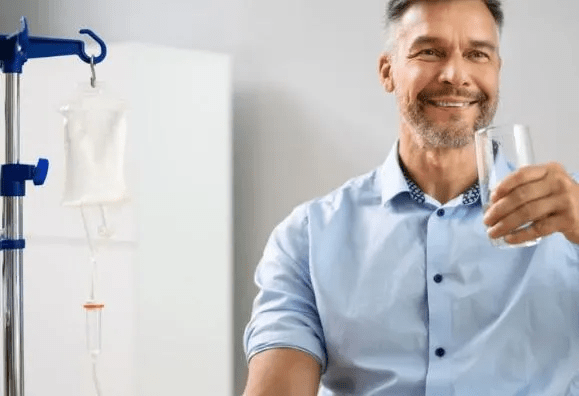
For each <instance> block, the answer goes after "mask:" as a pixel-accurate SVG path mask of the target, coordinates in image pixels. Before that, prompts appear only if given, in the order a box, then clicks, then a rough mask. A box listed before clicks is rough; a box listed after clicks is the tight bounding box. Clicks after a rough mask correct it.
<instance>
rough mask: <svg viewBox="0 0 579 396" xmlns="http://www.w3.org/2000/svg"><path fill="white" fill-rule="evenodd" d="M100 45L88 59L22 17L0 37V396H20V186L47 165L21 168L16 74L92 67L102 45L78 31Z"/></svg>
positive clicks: (79, 45) (38, 177) (75, 43)
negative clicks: (50, 64)
mask: <svg viewBox="0 0 579 396" xmlns="http://www.w3.org/2000/svg"><path fill="white" fill-rule="evenodd" d="M80 33H81V34H88V35H89V36H90V37H92V38H93V39H94V40H95V41H97V42H98V43H99V45H100V47H101V54H100V55H99V56H98V57H91V56H89V55H87V54H86V52H85V50H84V42H83V41H80V40H66V39H51V38H42V37H29V36H28V26H27V23H26V19H25V18H22V30H21V31H20V32H18V33H15V34H12V35H10V36H2V35H0V69H1V70H2V72H3V73H4V74H5V77H6V103H5V106H6V108H5V118H6V164H4V165H2V168H1V172H0V195H2V197H3V214H2V229H3V233H4V234H3V235H2V236H1V238H0V250H3V254H4V261H3V263H2V298H3V300H2V301H3V307H2V312H3V326H2V331H3V340H4V395H5V396H24V332H23V330H24V320H23V317H24V315H23V279H22V274H23V271H22V269H23V249H24V247H25V241H24V239H23V238H24V233H23V230H22V227H23V204H22V201H23V197H24V195H25V183H26V181H27V180H32V181H33V182H34V184H35V185H42V184H43V183H44V181H45V179H46V175H47V172H48V161H47V160H46V159H40V160H39V161H38V164H37V165H36V166H35V165H21V164H20V74H22V66H23V64H24V63H25V62H26V61H27V60H28V59H30V58H47V57H53V56H62V55H78V56H79V57H80V58H81V59H82V60H83V61H84V62H86V63H91V61H92V62H93V63H92V64H93V65H94V64H97V63H100V62H102V61H103V60H104V58H105V56H106V45H105V43H104V42H103V41H102V40H101V39H100V38H99V37H98V36H97V35H96V34H94V33H93V32H92V31H90V30H88V29H83V30H81V31H80Z"/></svg>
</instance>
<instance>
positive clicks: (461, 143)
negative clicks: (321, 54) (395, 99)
mask: <svg viewBox="0 0 579 396" xmlns="http://www.w3.org/2000/svg"><path fill="white" fill-rule="evenodd" d="M399 103H400V102H399ZM477 105H478V106H479V115H478V117H477V118H476V120H475V122H474V125H473V126H472V127H471V126H470V125H469V124H468V123H467V122H466V121H464V120H463V121H460V120H461V117H460V116H458V115H453V116H452V118H451V122H450V123H449V124H447V125H436V124H434V123H433V122H432V121H431V120H430V119H429V118H428V117H427V116H426V112H425V106H426V104H425V103H424V102H422V101H420V100H418V101H416V102H413V103H410V104H408V105H406V106H404V109H405V111H404V118H405V119H406V121H407V122H408V123H409V124H410V125H411V126H412V127H413V128H414V130H415V131H416V133H417V134H418V135H419V136H420V137H421V138H422V140H423V143H424V144H425V146H426V147H429V148H462V147H465V146H467V145H469V144H471V143H472V142H473V141H474V134H475V132H476V131H477V130H479V129H481V128H484V127H487V126H488V125H490V123H491V122H492V120H493V118H494V116H495V113H496V111H497V107H498V93H497V100H496V101H495V102H490V101H489V100H488V99H485V100H482V101H480V102H479V103H478V104H477Z"/></svg>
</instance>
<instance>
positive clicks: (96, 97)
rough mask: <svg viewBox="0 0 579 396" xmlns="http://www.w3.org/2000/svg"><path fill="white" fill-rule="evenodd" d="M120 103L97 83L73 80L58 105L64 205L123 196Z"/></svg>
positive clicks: (123, 140) (110, 201) (122, 107)
mask: <svg viewBox="0 0 579 396" xmlns="http://www.w3.org/2000/svg"><path fill="white" fill-rule="evenodd" d="M126 108H127V106H126V105H125V103H124V102H123V101H122V100H120V99H118V98H114V97H112V96H110V95H109V94H108V93H107V92H106V90H105V88H104V85H103V84H102V83H99V82H96V84H95V87H94V88H93V87H92V86H91V85H90V84H89V83H86V84H79V88H78V90H77V95H76V97H75V98H74V99H72V100H71V101H70V103H68V104H66V105H64V106H62V107H61V108H60V113H61V114H62V115H63V116H64V150H65V170H66V176H65V183H64V193H63V199H62V204H63V205H64V206H90V205H107V204H118V203H122V202H124V201H126V200H127V199H128V191H127V187H126V183H125V174H124V173H125V172H124V167H125V143H126V137H127V123H126Z"/></svg>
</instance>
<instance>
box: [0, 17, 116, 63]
mask: <svg viewBox="0 0 579 396" xmlns="http://www.w3.org/2000/svg"><path fill="white" fill-rule="evenodd" d="M21 25H22V29H21V30H20V32H17V33H14V34H11V35H7V36H3V35H0V69H2V72H3V73H18V74H20V73H22V65H24V63H25V62H26V61H27V60H28V59H32V58H50V57H54V56H64V55H78V56H79V58H80V59H82V60H83V61H84V62H85V63H89V64H90V63H91V58H93V64H95V65H96V64H98V63H100V62H102V61H103V60H104V59H105V57H106V55H107V47H106V45H105V43H104V41H103V40H101V39H100V37H98V36H97V35H96V34H95V33H94V32H93V31H92V30H90V29H81V30H80V32H79V33H80V34H87V35H88V36H90V37H91V38H93V39H94V40H95V41H96V42H97V43H98V44H99V46H100V50H101V53H100V54H99V55H98V56H92V55H88V54H87V53H86V51H85V44H84V41H82V40H71V39H60V38H48V37H30V36H29V35H28V23H27V21H26V18H22V19H21Z"/></svg>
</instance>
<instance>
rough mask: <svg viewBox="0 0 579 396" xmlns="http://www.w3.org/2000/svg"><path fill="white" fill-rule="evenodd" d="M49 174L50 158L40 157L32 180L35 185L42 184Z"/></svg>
mask: <svg viewBox="0 0 579 396" xmlns="http://www.w3.org/2000/svg"><path fill="white" fill-rule="evenodd" d="M47 174H48V160H47V159H45V158H40V159H39V160H38V165H36V167H35V168H34V174H33V176H32V182H33V183H34V185H35V186H41V185H43V184H44V181H45V180H46V175H47Z"/></svg>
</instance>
